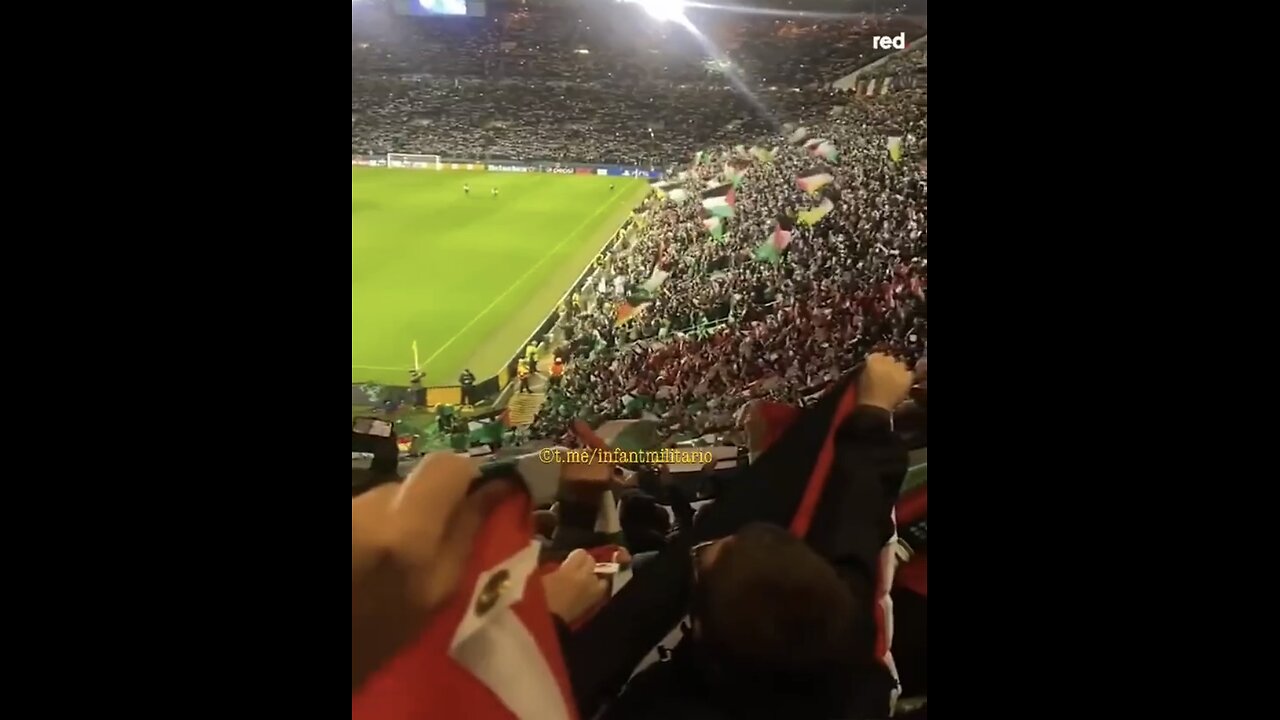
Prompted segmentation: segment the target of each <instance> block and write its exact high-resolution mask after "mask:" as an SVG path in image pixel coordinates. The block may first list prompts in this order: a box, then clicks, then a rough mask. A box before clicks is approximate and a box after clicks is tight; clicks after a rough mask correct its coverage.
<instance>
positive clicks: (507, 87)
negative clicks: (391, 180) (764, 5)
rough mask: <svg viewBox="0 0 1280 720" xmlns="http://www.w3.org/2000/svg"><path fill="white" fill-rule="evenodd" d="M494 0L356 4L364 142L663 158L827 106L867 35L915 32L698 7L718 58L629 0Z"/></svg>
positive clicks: (450, 153)
mask: <svg viewBox="0 0 1280 720" xmlns="http://www.w3.org/2000/svg"><path fill="white" fill-rule="evenodd" d="M489 5H490V7H489V12H490V15H491V16H490V17H482V18H479V17H476V18H472V17H462V18H436V19H431V20H430V21H423V22H403V21H399V22H393V21H391V19H390V18H389V17H388V14H389V13H390V10H388V9H387V8H386V7H383V6H378V5H367V4H358V5H353V6H352V51H351V52H352V76H351V103H352V105H351V146H352V152H353V153H359V154H366V155H380V154H385V153H388V152H405V153H421V154H434V155H441V156H443V157H448V158H459V159H477V160H483V159H509V160H557V161H565V160H574V161H578V162H601V163H620V164H629V165H645V166H662V165H666V164H669V163H671V162H674V161H676V160H678V159H680V158H683V157H686V156H688V155H691V154H692V153H693V152H695V151H696V150H698V149H701V148H704V147H708V146H712V145H715V144H717V143H720V142H733V141H734V140H733V138H737V137H742V136H748V137H756V136H761V135H763V134H764V133H765V132H767V131H768V130H769V124H768V121H767V119H766V118H767V117H768V116H769V115H770V114H775V113H778V112H785V111H786V110H787V109H788V108H794V107H806V108H811V109H813V110H814V111H815V112H820V111H825V109H828V108H830V107H831V106H833V105H834V104H835V103H836V102H837V98H836V97H835V96H833V94H832V93H831V92H830V91H828V90H826V89H825V87H826V86H827V85H828V84H829V83H830V81H831V79H832V78H834V77H838V76H839V74H840V73H842V72H845V71H846V70H850V69H853V68H855V67H858V66H861V65H864V64H866V63H867V62H869V61H871V60H873V59H875V58H876V57H879V56H881V55H884V54H885V53H887V52H888V51H886V50H876V49H873V48H872V47H871V42H870V38H871V36H872V35H874V34H882V33H896V32H907V33H908V34H918V32H919V31H918V28H917V27H916V26H915V24H914V23H912V22H909V21H906V20H901V19H897V18H889V19H874V18H863V17H859V18H858V19H856V20H845V21H830V20H828V21H822V22H819V21H808V22H806V21H797V20H780V19H776V18H769V17H764V18H761V17H756V16H745V17H742V16H733V15H727V14H724V13H703V14H704V15H705V17H703V18H700V19H696V22H699V23H700V27H702V28H704V29H705V31H706V33H707V36H708V38H709V39H710V40H711V41H712V42H714V43H716V44H717V47H719V48H721V50H722V51H723V53H722V55H721V56H720V57H719V58H718V59H714V60H713V59H708V58H707V57H706V52H705V50H704V48H703V47H702V46H701V45H700V44H699V43H698V42H697V41H695V40H694V38H693V36H691V35H690V34H689V33H687V32H685V31H684V30H682V29H680V28H678V27H677V26H674V25H670V24H666V25H663V24H657V23H653V22H649V21H648V19H647V18H644V17H641V15H642V11H641V10H640V9H639V8H637V7H635V6H633V5H629V4H625V5H617V4H614V3H596V2H583V3H577V4H573V3H570V4H564V5H559V4H557V5H552V6H548V7H544V6H533V7H530V6H526V5H523V4H521V5H516V6H513V7H509V8H504V7H503V6H501V5H498V4H496V3H489ZM693 12H696V11H691V14H692V13H693ZM739 84H742V85H743V86H747V87H750V88H751V89H752V93H753V97H750V98H749V97H747V96H745V95H744V94H743V93H741V92H740V91H739V90H738V89H736V88H737V87H738V86H739ZM762 110H763V111H764V112H762Z"/></svg>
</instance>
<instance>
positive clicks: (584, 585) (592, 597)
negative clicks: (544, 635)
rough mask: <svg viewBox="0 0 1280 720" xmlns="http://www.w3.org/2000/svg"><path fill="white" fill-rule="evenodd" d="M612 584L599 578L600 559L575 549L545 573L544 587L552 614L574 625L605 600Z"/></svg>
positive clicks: (543, 577)
mask: <svg viewBox="0 0 1280 720" xmlns="http://www.w3.org/2000/svg"><path fill="white" fill-rule="evenodd" d="M607 587H608V585H607V584H606V583H605V581H604V580H601V579H600V578H598V577H596V561H595V559H594V558H592V557H591V556H590V555H589V554H587V552H586V551H585V550H574V551H573V552H571V553H569V557H567V558H565V559H564V562H563V563H562V564H561V565H560V567H559V568H557V569H556V570H554V571H552V572H550V573H547V574H546V575H543V576H542V589H543V592H545V593H546V595H547V607H548V608H549V609H550V610H551V612H552V614H554V615H555V616H556V617H558V618H560V619H561V620H563V621H564V622H565V623H566V624H569V625H572V624H573V623H574V621H576V620H577V619H578V618H580V617H582V616H583V614H585V613H586V612H587V611H588V610H590V609H591V608H593V607H595V606H596V604H598V603H599V602H600V601H601V600H603V599H604V595H605V592H606V589H607Z"/></svg>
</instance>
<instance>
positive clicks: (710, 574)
mask: <svg viewBox="0 0 1280 720" xmlns="http://www.w3.org/2000/svg"><path fill="white" fill-rule="evenodd" d="M694 563H695V567H696V572H697V578H698V579H697V583H696V586H695V590H694V609H693V621H694V628H695V633H696V637H697V638H698V643H697V644H698V647H699V649H700V651H701V652H702V653H703V661H704V668H705V670H706V672H707V674H708V675H707V676H708V679H709V681H710V683H711V685H712V687H713V688H714V691H715V692H716V695H717V704H719V705H722V706H724V705H725V704H726V703H727V704H729V705H733V706H734V708H738V709H741V710H743V712H746V711H748V710H750V711H752V712H754V713H756V714H758V713H759V712H761V711H772V712H777V713H781V714H782V715H787V716H794V717H801V716H803V717H810V716H813V717H816V716H824V717H827V716H832V715H833V714H835V715H838V714H839V713H840V711H841V709H842V707H843V703H844V702H845V701H846V700H847V698H848V697H849V695H850V693H851V688H852V686H853V683H854V681H855V678H856V673H857V670H858V669H859V667H860V666H867V667H869V666H870V664H871V663H872V662H873V660H872V658H873V654H874V644H875V625H874V622H873V620H872V616H871V608H870V599H869V598H855V597H854V593H853V591H852V590H851V589H850V587H849V585H847V584H846V583H845V582H844V581H842V580H841V578H840V577H839V576H838V575H837V574H836V571H835V569H834V568H833V567H832V566H831V565H830V564H829V563H827V562H826V561H825V560H824V559H823V558H822V557H820V556H819V555H818V554H817V553H815V552H814V551H813V550H812V549H810V548H809V547H808V546H807V545H805V544H804V542H803V541H801V540H800V539H798V538H796V537H794V536H792V535H791V534H790V533H788V532H787V531H786V530H784V529H782V528H779V527H777V526H774V525H767V524H763V523H755V524H752V525H748V526H747V527H745V528H743V529H742V530H740V531H739V532H738V533H737V534H735V535H734V536H732V537H730V538H727V539H726V540H724V541H721V542H720V543H718V544H716V545H714V546H710V547H709V548H708V549H707V551H705V552H702V553H699V555H698V557H695V558H694ZM734 708H729V707H725V708H724V709H726V710H732V709H734Z"/></svg>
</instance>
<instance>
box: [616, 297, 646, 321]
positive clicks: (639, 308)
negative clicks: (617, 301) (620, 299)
mask: <svg viewBox="0 0 1280 720" xmlns="http://www.w3.org/2000/svg"><path fill="white" fill-rule="evenodd" d="M647 307H649V303H647V302H644V303H640V304H638V305H633V304H631V303H630V302H624V303H622V304H621V305H619V306H618V316H617V318H616V319H615V321H614V324H615V325H624V324H626V323H627V321H629V320H632V319H634V318H636V317H638V316H639V315H640V313H642V312H644V309H645V308H647Z"/></svg>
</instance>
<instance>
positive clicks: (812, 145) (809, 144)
mask: <svg viewBox="0 0 1280 720" xmlns="http://www.w3.org/2000/svg"><path fill="white" fill-rule="evenodd" d="M826 142H831V141H830V140H828V139H826V138H813V139H812V140H808V141H806V142H805V144H804V149H805V150H808V151H809V152H813V151H814V150H815V149H817V147H818V146H819V145H821V144H822V143H826Z"/></svg>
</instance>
